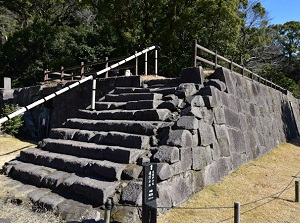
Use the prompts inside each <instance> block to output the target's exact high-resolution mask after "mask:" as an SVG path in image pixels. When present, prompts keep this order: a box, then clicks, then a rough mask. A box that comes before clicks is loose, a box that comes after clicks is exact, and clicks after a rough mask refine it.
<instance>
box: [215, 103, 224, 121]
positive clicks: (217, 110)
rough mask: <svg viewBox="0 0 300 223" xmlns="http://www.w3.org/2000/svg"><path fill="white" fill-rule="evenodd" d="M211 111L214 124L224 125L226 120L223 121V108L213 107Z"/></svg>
mask: <svg viewBox="0 0 300 223" xmlns="http://www.w3.org/2000/svg"><path fill="white" fill-rule="evenodd" d="M213 111H214V122H215V123H216V124H225V123H226V119H225V112H224V107H223V106H217V107H214V108H213Z"/></svg>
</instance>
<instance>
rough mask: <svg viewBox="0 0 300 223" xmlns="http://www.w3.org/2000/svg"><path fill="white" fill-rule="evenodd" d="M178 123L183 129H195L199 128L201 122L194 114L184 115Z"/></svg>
mask: <svg viewBox="0 0 300 223" xmlns="http://www.w3.org/2000/svg"><path fill="white" fill-rule="evenodd" d="M176 125H177V127H178V128H181V129H187V130H193V129H198V126H199V123H198V119H196V118H195V117H194V116H182V117H180V118H179V119H178V121H177V123H176Z"/></svg>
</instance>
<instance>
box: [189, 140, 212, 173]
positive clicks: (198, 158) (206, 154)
mask: <svg viewBox="0 0 300 223" xmlns="http://www.w3.org/2000/svg"><path fill="white" fill-rule="evenodd" d="M192 158H193V160H192V161H193V163H192V169H193V170H203V169H204V168H205V167H206V166H207V165H209V164H211V163H212V151H211V148H210V146H206V147H200V146H199V147H193V148H192Z"/></svg>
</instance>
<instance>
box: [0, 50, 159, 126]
mask: <svg viewBox="0 0 300 223" xmlns="http://www.w3.org/2000/svg"><path fill="white" fill-rule="evenodd" d="M158 49H159V47H158V46H151V47H148V48H146V49H144V50H142V51H140V52H136V53H135V54H134V55H132V56H130V57H127V58H125V59H124V60H121V61H119V62H117V63H115V64H113V65H111V66H108V67H106V68H105V69H103V70H100V71H98V72H96V73H94V74H93V75H90V76H88V77H85V78H83V79H81V80H78V81H76V82H75V83H73V84H71V85H69V86H67V87H64V88H62V89H60V90H58V91H56V92H54V93H52V94H50V95H48V96H46V97H43V98H42V99H39V100H37V101H35V102H33V103H31V104H29V105H27V106H25V107H21V108H20V109H19V110H17V111H15V112H13V113H11V114H9V115H7V116H5V117H3V118H1V119H0V126H1V124H3V123H4V122H6V121H8V120H10V119H12V118H14V117H16V116H18V115H21V114H23V113H24V112H26V111H28V110H30V109H32V108H34V107H36V106H38V105H40V104H43V103H44V102H46V101H49V100H51V99H53V98H55V97H56V96H58V95H60V94H62V93H64V92H67V91H69V90H71V89H73V88H75V87H77V86H78V85H80V84H82V83H85V82H87V81H89V80H93V81H92V100H91V101H92V102H91V109H92V110H93V109H95V101H96V100H95V99H96V78H97V76H99V75H100V74H104V73H107V72H108V71H110V70H112V69H114V68H117V67H119V66H121V65H122V64H125V63H127V62H128V61H131V60H133V59H136V60H137V58H138V57H139V56H141V55H143V54H145V55H147V53H148V52H149V51H152V50H155V55H156V57H155V65H156V66H157V50H158ZM145 57H146V56H145ZM146 58H147V57H146ZM145 61H147V59H145ZM155 71H156V72H157V67H155ZM145 74H147V70H146V68H145ZM155 75H157V73H155Z"/></svg>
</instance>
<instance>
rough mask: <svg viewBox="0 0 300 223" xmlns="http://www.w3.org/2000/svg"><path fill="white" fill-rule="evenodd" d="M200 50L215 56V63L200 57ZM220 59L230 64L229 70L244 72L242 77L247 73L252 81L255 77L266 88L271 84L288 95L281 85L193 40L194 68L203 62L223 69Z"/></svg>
mask: <svg viewBox="0 0 300 223" xmlns="http://www.w3.org/2000/svg"><path fill="white" fill-rule="evenodd" d="M198 50H201V51H204V52H206V53H209V54H211V55H212V56H214V61H213V62H212V61H209V60H207V59H205V58H202V57H200V56H198ZM218 59H221V60H223V61H225V62H226V63H228V65H229V69H230V70H231V71H233V68H234V67H237V68H239V69H241V70H242V75H243V76H244V75H245V72H247V73H248V74H250V75H251V79H252V80H254V77H256V78H257V81H258V82H259V83H262V81H263V82H264V84H265V85H266V86H268V84H269V85H270V87H272V88H274V89H275V90H280V91H281V92H282V93H285V94H287V89H285V88H283V87H280V86H279V85H277V84H275V83H273V82H272V81H270V80H267V79H266V78H264V77H262V76H260V75H258V74H256V73H254V72H253V71H251V70H249V69H247V68H245V67H244V66H242V65H239V64H237V63H235V62H233V61H232V60H229V59H227V58H225V57H223V56H221V55H218V53H217V51H216V52H213V51H211V50H209V49H207V48H205V47H203V46H201V45H199V44H198V43H197V40H193V46H192V66H193V67H196V66H197V61H201V62H203V63H206V64H209V65H211V66H214V67H215V68H217V67H223V66H221V65H219V64H218ZM254 81H255V80H254Z"/></svg>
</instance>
